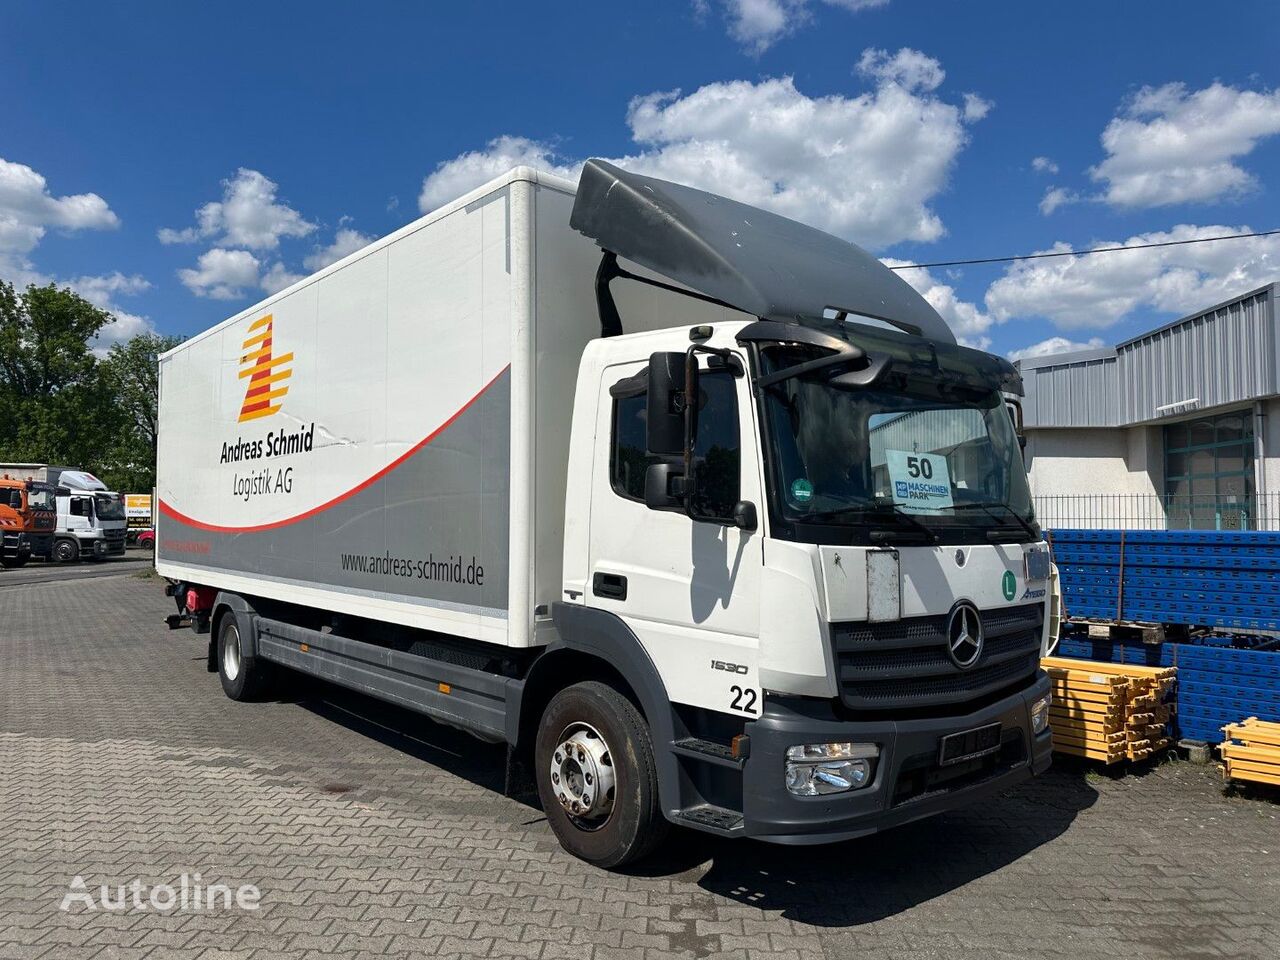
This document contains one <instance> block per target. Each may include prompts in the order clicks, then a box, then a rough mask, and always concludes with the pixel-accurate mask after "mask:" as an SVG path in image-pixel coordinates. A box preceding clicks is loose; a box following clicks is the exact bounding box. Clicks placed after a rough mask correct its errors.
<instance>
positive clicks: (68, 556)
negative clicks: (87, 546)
mask: <svg viewBox="0 0 1280 960" xmlns="http://www.w3.org/2000/svg"><path fill="white" fill-rule="evenodd" d="M79 558H80V545H79V544H78V543H76V542H75V541H74V540H59V541H58V542H57V543H55V544H54V545H53V559H55V560H57V561H58V562H59V563H71V562H72V561H74V560H78V559H79Z"/></svg>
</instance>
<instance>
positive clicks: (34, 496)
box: [27, 487, 57, 512]
mask: <svg viewBox="0 0 1280 960" xmlns="http://www.w3.org/2000/svg"><path fill="white" fill-rule="evenodd" d="M27 502H28V503H30V504H31V509H32V510H48V511H50V512H52V511H53V510H56V509H57V504H56V503H55V502H54V499H53V491H52V490H50V489H48V488H45V487H32V488H31V490H30V491H28V493H27Z"/></svg>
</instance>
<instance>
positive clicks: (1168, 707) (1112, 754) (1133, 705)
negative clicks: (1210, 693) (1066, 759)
mask: <svg viewBox="0 0 1280 960" xmlns="http://www.w3.org/2000/svg"><path fill="white" fill-rule="evenodd" d="M1041 666H1043V667H1044V669H1045V671H1046V672H1048V674H1049V679H1050V683H1051V685H1052V690H1053V706H1052V707H1051V708H1050V710H1049V726H1050V728H1051V729H1052V730H1053V749H1054V750H1055V751H1056V752H1058V753H1064V754H1068V755H1071V756H1077V757H1087V758H1088V759H1091V760H1101V761H1103V762H1104V763H1117V762H1119V761H1121V760H1141V759H1142V758H1144V757H1148V756H1150V755H1151V754H1153V753H1155V752H1156V751H1158V750H1160V749H1161V748H1162V747H1165V746H1168V744H1169V718H1170V716H1172V713H1173V704H1171V703H1170V702H1169V697H1170V695H1171V692H1172V690H1173V685H1174V683H1175V681H1176V679H1177V670H1175V669H1172V668H1168V667H1144V666H1137V665H1129V664H1118V663H1099V662H1097V661H1093V660H1075V659H1072V658H1069V657H1045V658H1043V659H1042V660H1041Z"/></svg>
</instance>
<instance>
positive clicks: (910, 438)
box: [538, 162, 1051, 843]
mask: <svg viewBox="0 0 1280 960" xmlns="http://www.w3.org/2000/svg"><path fill="white" fill-rule="evenodd" d="M572 222H573V225H574V226H575V228H577V229H578V230H579V231H580V232H583V233H585V234H586V235H587V236H589V237H592V238H593V239H595V240H596V241H597V243H598V244H599V246H600V247H601V248H602V249H603V251H604V254H603V262H602V267H601V271H600V273H599V274H598V275H597V287H596V290H597V298H598V303H599V313H600V316H601V322H602V333H603V334H604V335H603V336H602V337H601V338H600V339H597V340H595V341H593V342H592V343H590V344H588V345H587V348H586V350H585V352H584V354H583V358H582V361H581V365H580V369H579V376H578V383H577V394H576V397H575V403H574V418H573V428H572V429H573V433H572V440H571V447H570V456H569V461H570V463H571V464H574V465H579V466H580V469H579V468H575V469H570V471H569V480H568V486H567V492H566V511H565V518H566V519H565V553H564V563H563V569H564V577H565V581H564V598H563V600H562V601H561V602H560V603H558V604H557V605H556V610H555V615H556V622H557V626H558V627H559V628H560V630H561V631H562V633H573V632H575V631H578V632H581V631H588V630H596V631H599V632H601V633H604V632H607V631H610V630H611V631H613V632H616V633H626V634H628V635H630V636H632V637H634V638H635V641H636V642H637V643H638V645H639V646H640V647H641V648H642V649H643V650H644V652H645V654H646V655H647V657H648V659H649V660H650V661H651V662H652V663H653V666H654V668H655V670H656V673H657V674H658V676H660V677H661V680H662V683H663V687H664V690H665V696H666V697H667V698H668V699H669V700H670V701H672V702H673V703H675V704H676V705H677V706H676V707H675V709H674V710H673V711H672V722H671V733H670V737H671V743H672V744H674V748H673V749H672V751H671V753H672V754H673V756H672V757H671V759H670V760H669V769H668V770H667V771H666V776H665V777H663V776H662V775H661V774H662V767H663V762H664V761H663V759H662V757H661V755H660V756H659V758H658V759H657V763H658V767H659V771H660V776H659V781H660V783H662V784H664V785H666V786H667V789H666V791H665V794H666V796H665V798H664V806H665V807H666V808H667V810H668V811H669V812H668V816H669V817H671V818H672V819H674V820H675V821H676V822H678V823H684V824H685V825H693V826H697V827H699V828H701V829H707V830H711V831H712V832H718V833H722V834H727V835H733V834H741V835H746V836H754V837H757V838H761V839H767V840H772V841H776V842H783V843H813V842H819V841H824V840H828V841H829V840H838V839H847V838H850V837H855V836H859V835H861V834H865V833H868V832H871V831H873V830H878V829H881V828H883V827H885V826H890V825H893V824H897V823H903V822H907V821H910V820H914V819H918V818H920V817H924V816H928V815H930V814H933V813H937V812H939V811H940V810H944V809H948V808H950V807H953V806H955V805H956V804H958V803H965V802H973V801H974V800H976V799H979V798H980V797H982V796H985V795H987V794H988V793H989V792H990V791H992V790H994V789H1004V788H1006V787H1007V786H1008V785H1009V784H1011V783H1013V782H1016V781H1017V780H1018V779H1021V778H1023V777H1027V776H1031V775H1033V774H1035V773H1038V772H1041V771H1043V770H1045V769H1046V768H1047V767H1048V766H1049V763H1050V753H1051V739H1050V733H1049V726H1048V720H1049V707H1050V686H1049V680H1048V678H1047V676H1046V675H1045V674H1044V672H1043V671H1042V670H1040V669H1039V660H1040V656H1041V654H1042V652H1043V651H1044V650H1046V649H1048V646H1049V644H1050V642H1051V636H1050V617H1049V616H1048V615H1047V611H1048V603H1049V602H1050V596H1049V595H1050V593H1051V590H1050V561H1049V553H1048V550H1047V545H1046V544H1045V542H1044V540H1043V537H1042V535H1041V531H1040V529H1039V527H1038V526H1036V524H1035V521H1034V514H1033V511H1032V504H1031V496H1030V490H1029V487H1028V484H1027V479H1026V471H1025V467H1024V465H1023V461H1022V456H1021V449H1020V444H1019V439H1018V436H1017V434H1016V432H1015V427H1014V418H1013V416H1012V415H1011V411H1010V407H1009V406H1008V405H1007V404H1006V396H1010V395H1012V396H1016V395H1018V394H1020V393H1021V392H1022V385H1021V380H1020V378H1019V376H1018V374H1017V371H1016V370H1015V369H1014V368H1013V367H1012V365H1011V364H1010V363H1009V362H1008V361H1006V360H1004V359H1003V358H1000V357H996V356H993V355H991V354H987V353H984V352H982V351H979V350H974V349H970V348H967V347H964V346H960V345H958V344H957V343H956V341H955V337H954V335H953V334H952V333H951V331H950V330H949V329H948V328H947V326H946V324H945V323H944V322H943V321H942V320H941V318H940V317H939V316H938V315H937V314H936V313H935V312H934V311H933V310H932V308H931V307H929V305H928V304H927V303H926V302H925V301H924V300H923V298H921V297H919V296H918V295H916V294H915V293H914V291H911V290H910V289H909V288H908V287H907V285H906V284H904V283H902V282H901V281H900V280H899V279H898V278H896V277H894V276H893V275H892V274H891V273H890V272H889V271H887V270H886V269H885V268H884V267H883V266H881V265H880V264H878V263H876V262H874V261H871V258H870V257H867V256H866V255H865V254H862V256H863V257H866V260H868V261H871V262H869V263H865V264H864V263H861V262H860V260H861V258H860V257H856V256H851V255H850V248H849V247H848V245H845V244H842V243H841V242H840V241H836V240H834V238H830V237H826V235H824V234H819V233H818V232H817V231H813V230H811V229H810V228H807V227H803V226H801V225H799V224H794V223H793V222H791V221H786V220H783V219H782V218H776V217H772V215H769V214H765V213H763V212H762V211H753V210H752V209H751V208H748V207H744V206H743V205H740V204H736V203H734V202H732V201H728V200H725V199H724V198H713V197H710V195H707V194H702V193H700V192H699V191H692V190H690V189H689V188H685V187H681V186H679V185H675V184H666V183H663V182H661V181H653V180H651V179H649V178H644V177H637V176H635V175H632V174H628V173H626V172H624V171H620V170H617V169H616V168H613V167H611V166H609V165H607V164H596V163H595V162H592V163H589V164H588V167H587V169H586V170H585V171H584V173H583V177H582V181H581V183H580V185H579V189H578V197H577V200H576V203H575V208H574V213H573V221H572ZM853 249H854V250H856V248H853ZM857 253H858V254H861V251H857ZM614 255H616V256H620V257H626V258H627V259H628V260H630V261H631V262H633V263H636V264H638V265H640V266H641V267H644V268H646V269H647V270H648V271H651V273H649V274H648V275H645V276H642V275H640V274H639V273H637V272H628V271H622V270H621V269H620V268H618V267H617V266H616V260H615V261H613V262H611V257H613V256H614ZM836 264H839V267H838V269H833V267H834V266H835V265H836ZM859 268H862V269H861V270H860V269H859ZM611 274H612V276H610V275H611ZM654 274H657V275H660V276H661V277H663V278H664V280H660V281H655V279H654V277H653V275H654ZM619 278H621V279H624V280H628V281H633V282H638V283H642V284H653V283H655V282H656V283H658V285H660V286H663V287H665V288H666V289H668V290H671V291H672V292H675V293H677V294H680V295H684V296H690V297H693V298H694V299H695V300H698V301H702V302H704V303H705V302H707V301H710V302H712V303H715V304H719V305H721V306H724V307H731V308H733V309H734V311H736V313H735V312H726V313H725V314H723V316H724V320H722V321H720V322H716V323H700V324H691V325H688V326H683V327H673V328H672V329H666V330H658V331H654V332H646V333H636V334H626V333H624V332H623V329H625V327H626V326H627V317H626V316H624V315H621V314H620V313H619V311H618V310H617V307H616V305H615V304H614V302H613V297H612V286H611V284H613V282H614V281H615V280H616V279H619ZM668 279H669V280H674V281H676V285H670V284H667V283H666V282H665V280H668ZM677 299H678V297H677ZM679 309H680V308H679V307H678V306H677V307H675V308H674V310H675V311H678V310H679ZM743 313H746V314H748V315H754V317H752V316H746V317H743V316H742V314H743ZM659 737H660V738H662V734H659ZM538 772H541V771H538ZM553 772H554V766H553ZM561 780H562V782H572V780H573V778H572V777H562V778H561ZM660 789H661V788H660ZM553 793H554V794H555V796H556V798H557V799H558V800H559V801H560V804H561V806H562V807H566V804H567V807H566V809H565V810H563V811H562V812H565V813H567V814H568V820H569V822H570V823H574V824H579V825H581V824H582V823H583V821H584V819H588V818H584V816H583V814H582V812H581V810H582V809H585V808H586V804H585V803H584V802H583V801H582V799H581V797H580V796H577V795H575V794H574V792H573V791H572V790H568V791H564V790H561V791H558V792H557V791H553ZM545 796H546V795H545V794H544V798H545ZM575 803H576V804H577V807H578V809H575V807H574V804H575ZM673 814H674V816H673ZM552 819H553V823H554V822H555V817H554V816H553V817H552ZM563 838H564V834H562V839H563Z"/></svg>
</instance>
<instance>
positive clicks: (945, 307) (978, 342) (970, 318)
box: [882, 257, 1000, 350]
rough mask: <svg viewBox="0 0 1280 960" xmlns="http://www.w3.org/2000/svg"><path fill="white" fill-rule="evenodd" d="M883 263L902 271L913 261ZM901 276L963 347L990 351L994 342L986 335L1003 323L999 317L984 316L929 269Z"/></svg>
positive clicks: (900, 272)
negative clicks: (924, 300)
mask: <svg viewBox="0 0 1280 960" xmlns="http://www.w3.org/2000/svg"><path fill="white" fill-rule="evenodd" d="M882 262H883V263H884V264H885V266H888V267H899V266H904V265H906V264H909V263H910V262H911V261H910V260H895V259H893V258H892V257H884V258H882ZM898 276H900V277H901V278H902V279H903V280H905V281H907V283H909V284H911V286H913V287H915V288H916V290H917V292H919V294H920V295H921V296H922V297H924V298H925V299H926V300H928V301H929V305H930V306H932V307H933V309H935V310H937V311H938V313H939V314H940V315H941V316H942V319H943V320H945V321H947V326H949V327H950V328H951V330H952V332H953V333H954V334H955V335H956V339H957V340H959V341H960V342H961V343H962V344H964V345H965V346H966V347H977V348H978V349H979V350H986V349H987V348H988V347H990V346H991V338H990V337H989V336H987V335H986V334H987V331H988V330H990V329H991V328H992V327H993V326H994V325H995V324H997V323H999V322H1000V321H998V320H997V319H996V318H995V317H993V316H991V314H989V313H984V312H983V311H982V308H981V307H979V306H978V305H977V304H976V303H971V302H969V301H968V300H961V299H960V298H959V297H958V296H956V291H955V288H954V287H952V286H951V285H950V284H947V283H943V282H942V281H940V280H938V279H937V278H935V277H934V276H933V274H931V273H930V272H929V271H928V270H926V269H923V268H916V269H912V270H899V271H898Z"/></svg>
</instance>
